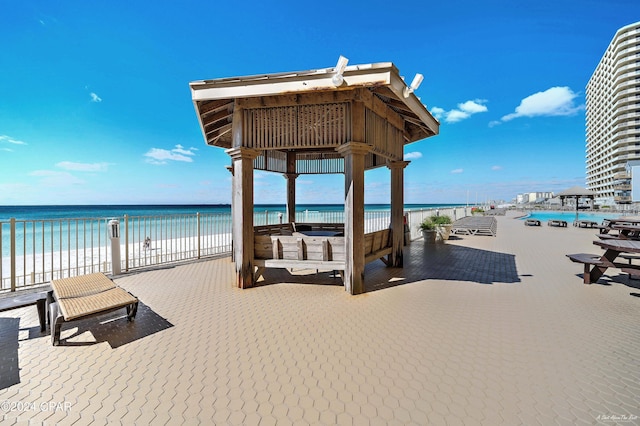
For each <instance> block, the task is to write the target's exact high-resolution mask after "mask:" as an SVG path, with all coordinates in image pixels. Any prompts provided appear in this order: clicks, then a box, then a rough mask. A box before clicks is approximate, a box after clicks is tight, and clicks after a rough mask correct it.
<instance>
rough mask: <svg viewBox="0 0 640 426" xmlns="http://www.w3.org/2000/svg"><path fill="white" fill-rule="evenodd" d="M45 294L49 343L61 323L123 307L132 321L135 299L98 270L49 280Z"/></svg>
mask: <svg viewBox="0 0 640 426" xmlns="http://www.w3.org/2000/svg"><path fill="white" fill-rule="evenodd" d="M51 288H52V290H51V291H50V292H49V295H48V297H47V302H48V303H47V304H48V312H49V315H50V317H49V318H50V320H51V343H52V344H53V345H54V346H58V345H59V344H60V331H61V329H62V324H64V323H65V322H69V321H75V320H80V319H85V318H88V317H92V316H97V315H100V314H104V313H107V312H111V311H115V310H118V309H122V308H126V310H127V319H128V320H129V321H132V320H133V319H134V318H135V316H136V312H137V311H138V299H137V298H136V297H135V296H133V295H132V294H131V293H129V292H127V291H126V290H124V289H122V288H121V287H118V286H117V285H116V284H115V283H114V282H113V281H111V280H110V279H109V278H107V276H106V275H104V274H102V273H96V274H89V275H81V276H77V277H70V278H63V279H59V280H52V281H51Z"/></svg>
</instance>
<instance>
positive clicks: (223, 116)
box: [203, 110, 233, 133]
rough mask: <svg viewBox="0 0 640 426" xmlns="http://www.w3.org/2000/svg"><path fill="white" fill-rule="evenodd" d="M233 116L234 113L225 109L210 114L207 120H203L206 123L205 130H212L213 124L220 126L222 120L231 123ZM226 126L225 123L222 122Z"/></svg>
mask: <svg viewBox="0 0 640 426" xmlns="http://www.w3.org/2000/svg"><path fill="white" fill-rule="evenodd" d="M232 118H233V113H232V112H229V111H227V110H224V111H219V112H217V113H215V114H213V115H210V116H208V117H207V118H206V120H203V122H204V123H205V124H204V129H205V132H207V133H208V132H210V131H211V130H212V129H211V127H212V126H219V125H220V122H221V121H222V122H224V121H226V122H227V123H230V122H231V121H232ZM222 125H223V126H224V124H222Z"/></svg>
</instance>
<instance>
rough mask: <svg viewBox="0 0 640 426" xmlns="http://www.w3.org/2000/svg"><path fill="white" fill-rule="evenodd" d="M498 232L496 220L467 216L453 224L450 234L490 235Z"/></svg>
mask: <svg viewBox="0 0 640 426" xmlns="http://www.w3.org/2000/svg"><path fill="white" fill-rule="evenodd" d="M497 232H498V220H497V219H496V218H495V217H493V216H467V217H463V218H462V219H458V220H456V221H455V222H453V226H452V227H451V233H452V234H454V235H460V234H464V235H490V236H493V237H495V236H496V233H497Z"/></svg>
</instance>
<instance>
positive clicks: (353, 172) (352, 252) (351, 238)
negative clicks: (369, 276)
mask: <svg viewBox="0 0 640 426" xmlns="http://www.w3.org/2000/svg"><path fill="white" fill-rule="evenodd" d="M370 150H371V147H370V146H369V145H367V144H366V143H361V142H349V143H347V144H345V145H342V146H340V147H338V148H337V151H338V152H339V153H340V154H341V155H342V156H343V157H344V191H345V197H344V235H345V255H346V256H345V258H346V262H345V263H346V265H345V271H344V285H345V289H346V290H347V291H348V292H349V293H351V294H361V293H364V169H365V166H364V156H365V155H366V154H367V153H368V152H369V151H370Z"/></svg>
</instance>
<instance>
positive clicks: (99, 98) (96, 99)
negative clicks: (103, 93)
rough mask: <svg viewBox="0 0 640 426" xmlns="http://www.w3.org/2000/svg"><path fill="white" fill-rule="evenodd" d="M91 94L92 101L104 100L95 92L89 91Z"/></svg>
mask: <svg viewBox="0 0 640 426" xmlns="http://www.w3.org/2000/svg"><path fill="white" fill-rule="evenodd" d="M89 96H91V102H102V98H101V97H100V96H98V95H97V94H95V93H93V92H91V93H89Z"/></svg>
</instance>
